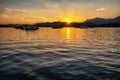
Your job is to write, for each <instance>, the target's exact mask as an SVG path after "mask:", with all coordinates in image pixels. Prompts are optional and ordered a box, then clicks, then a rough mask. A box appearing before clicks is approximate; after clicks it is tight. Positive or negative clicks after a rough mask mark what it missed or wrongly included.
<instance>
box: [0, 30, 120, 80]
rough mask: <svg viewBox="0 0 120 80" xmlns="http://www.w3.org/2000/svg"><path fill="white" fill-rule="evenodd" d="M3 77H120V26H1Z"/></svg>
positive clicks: (86, 79) (71, 79) (41, 79)
mask: <svg viewBox="0 0 120 80" xmlns="http://www.w3.org/2000/svg"><path fill="white" fill-rule="evenodd" d="M0 80H120V28H88V29H79V28H61V29H52V28H39V30H36V31H25V30H19V29H13V28H0Z"/></svg>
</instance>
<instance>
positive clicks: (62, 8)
mask: <svg viewBox="0 0 120 80" xmlns="http://www.w3.org/2000/svg"><path fill="white" fill-rule="evenodd" d="M119 3H120V0H0V24H10V23H11V24H12V23H20V24H21V23H37V22H53V21H72V22H83V21H85V20H86V19H90V18H95V17H101V18H114V17H117V16H120V8H119V7H120V6H119Z"/></svg>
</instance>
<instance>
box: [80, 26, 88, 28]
mask: <svg viewBox="0 0 120 80" xmlns="http://www.w3.org/2000/svg"><path fill="white" fill-rule="evenodd" d="M80 28H88V26H80Z"/></svg>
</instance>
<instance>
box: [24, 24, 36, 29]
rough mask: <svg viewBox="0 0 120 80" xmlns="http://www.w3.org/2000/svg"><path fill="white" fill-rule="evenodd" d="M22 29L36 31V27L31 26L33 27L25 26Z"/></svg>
mask: <svg viewBox="0 0 120 80" xmlns="http://www.w3.org/2000/svg"><path fill="white" fill-rule="evenodd" d="M22 29H23V30H37V29H38V27H36V26H33V25H27V26H23V28H22Z"/></svg>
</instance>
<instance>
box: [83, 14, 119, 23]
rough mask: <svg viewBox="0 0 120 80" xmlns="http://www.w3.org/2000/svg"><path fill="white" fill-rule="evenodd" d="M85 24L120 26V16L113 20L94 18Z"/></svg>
mask: <svg viewBox="0 0 120 80" xmlns="http://www.w3.org/2000/svg"><path fill="white" fill-rule="evenodd" d="M84 23H86V24H94V25H101V24H115V23H117V24H118V23H119V24H120V16H118V17H116V18H111V19H104V18H94V19H88V20H86V21H85V22H84Z"/></svg>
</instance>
